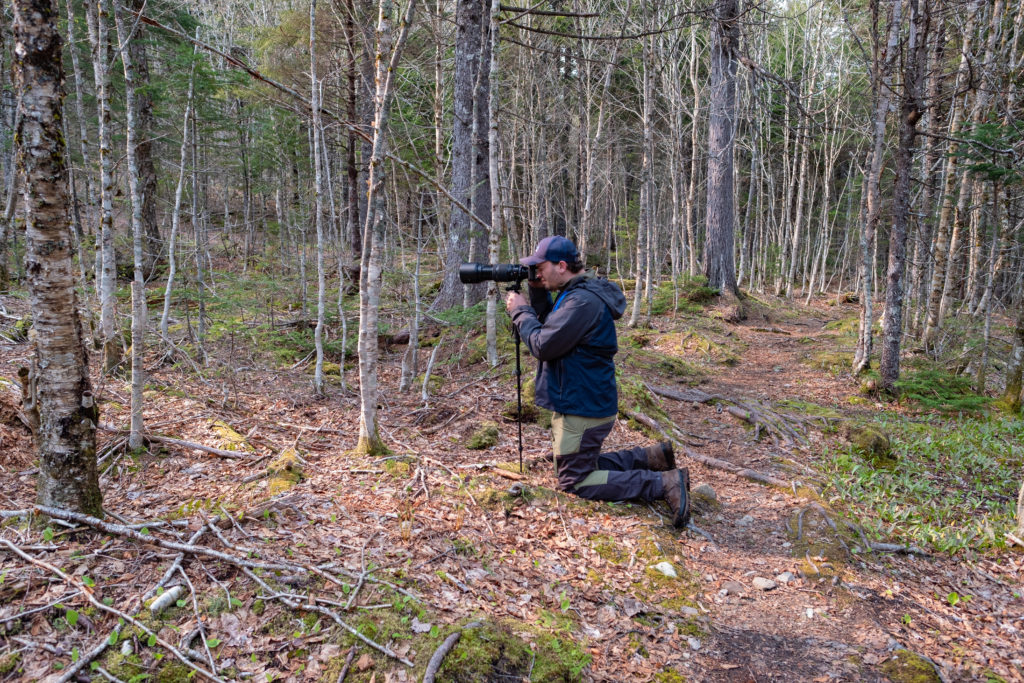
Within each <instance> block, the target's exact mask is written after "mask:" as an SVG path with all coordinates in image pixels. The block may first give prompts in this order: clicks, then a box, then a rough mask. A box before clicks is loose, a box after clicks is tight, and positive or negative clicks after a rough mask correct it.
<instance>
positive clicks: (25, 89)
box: [13, 0, 103, 516]
mask: <svg viewBox="0 0 1024 683" xmlns="http://www.w3.org/2000/svg"><path fill="white" fill-rule="evenodd" d="M13 9H14V80H15V86H16V88H17V91H18V95H19V102H20V104H19V113H20V116H19V123H18V128H17V140H18V143H19V146H18V150H17V166H18V171H19V173H20V174H21V176H22V183H21V187H22V201H23V202H24V204H23V206H24V211H25V243H26V255H25V261H26V273H27V275H28V287H29V297H30V300H31V306H32V321H33V325H34V326H35V329H36V333H37V334H36V337H35V342H34V346H35V355H34V358H33V362H32V369H31V371H30V372H29V381H28V386H26V387H25V390H26V395H27V396H28V398H29V400H30V404H29V405H27V406H26V410H27V411H29V412H31V413H33V414H34V419H33V422H34V423H36V425H37V427H36V433H35V446H36V451H37V454H38V456H39V478H38V484H37V487H38V489H37V490H38V497H39V502H40V503H41V504H43V505H49V506H53V507H60V508H65V509H70V510H75V511H78V512H85V513H88V514H91V515H95V516H102V515H103V507H102V503H103V501H102V494H101V493H100V488H99V478H98V476H97V471H96V422H97V421H98V419H99V410H98V408H97V406H96V404H95V402H94V399H93V395H92V386H91V384H90V381H89V363H88V355H87V353H86V350H85V346H84V344H83V343H82V330H81V324H80V322H79V318H78V306H77V304H76V301H75V290H74V277H73V274H72V246H71V234H70V231H69V225H70V216H69V214H68V206H69V201H68V199H69V197H68V185H67V168H66V166H65V161H64V160H65V150H64V145H65V142H64V135H63V132H62V130H61V121H62V120H63V99H64V92H63V83H64V66H63V62H62V59H61V49H62V46H63V40H62V39H61V36H60V34H59V33H58V31H57V8H56V3H55V2H54V0H17V1H16V2H14V3H13Z"/></svg>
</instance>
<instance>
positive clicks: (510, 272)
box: [459, 263, 530, 285]
mask: <svg viewBox="0 0 1024 683" xmlns="http://www.w3.org/2000/svg"><path fill="white" fill-rule="evenodd" d="M529 275H530V269H529V268H527V267H526V266H521V265H519V264H518V263H500V264H498V265H494V266H492V265H491V264H489V263H463V264H462V265H461V266H459V281H460V282H462V283H463V284H466V285H471V284H475V283H477V282H487V281H488V280H494V281H495V282H519V281H520V280H525V279H526V278H527V277H529Z"/></svg>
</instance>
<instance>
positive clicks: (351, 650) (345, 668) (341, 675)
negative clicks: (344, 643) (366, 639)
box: [338, 645, 356, 683]
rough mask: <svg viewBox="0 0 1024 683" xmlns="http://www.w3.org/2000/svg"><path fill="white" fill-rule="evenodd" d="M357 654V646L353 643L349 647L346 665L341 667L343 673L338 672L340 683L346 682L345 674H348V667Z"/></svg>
mask: <svg viewBox="0 0 1024 683" xmlns="http://www.w3.org/2000/svg"><path fill="white" fill-rule="evenodd" d="M355 656H356V646H355V645H353V646H352V647H350V648H349V649H348V656H347V657H345V666H343V667H341V673H339V674H338V683H345V676H348V669H349V667H350V666H352V658H353V657H355Z"/></svg>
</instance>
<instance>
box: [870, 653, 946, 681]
mask: <svg viewBox="0 0 1024 683" xmlns="http://www.w3.org/2000/svg"><path fill="white" fill-rule="evenodd" d="M880 668H881V669H882V673H884V674H885V675H886V676H887V677H888V678H889V680H891V681H892V682H893V683H940V681H942V678H941V677H940V676H939V672H938V671H936V670H935V665H934V664H932V663H931V662H929V661H928V660H927V659H925V658H924V657H922V656H920V655H917V654H914V653H913V652H911V651H910V650H897V651H896V654H894V655H893V656H892V659H890V660H889V661H887V662H885V663H884V664H882V666H881V667H880Z"/></svg>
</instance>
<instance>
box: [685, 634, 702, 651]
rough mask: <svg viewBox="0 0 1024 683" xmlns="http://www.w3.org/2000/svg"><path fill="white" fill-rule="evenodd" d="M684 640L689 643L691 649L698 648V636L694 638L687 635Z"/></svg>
mask: <svg viewBox="0 0 1024 683" xmlns="http://www.w3.org/2000/svg"><path fill="white" fill-rule="evenodd" d="M686 642H687V643H689V644H690V649H691V650H699V649H700V640H699V639H698V638H694V637H693V636H689V637H687V639H686Z"/></svg>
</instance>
